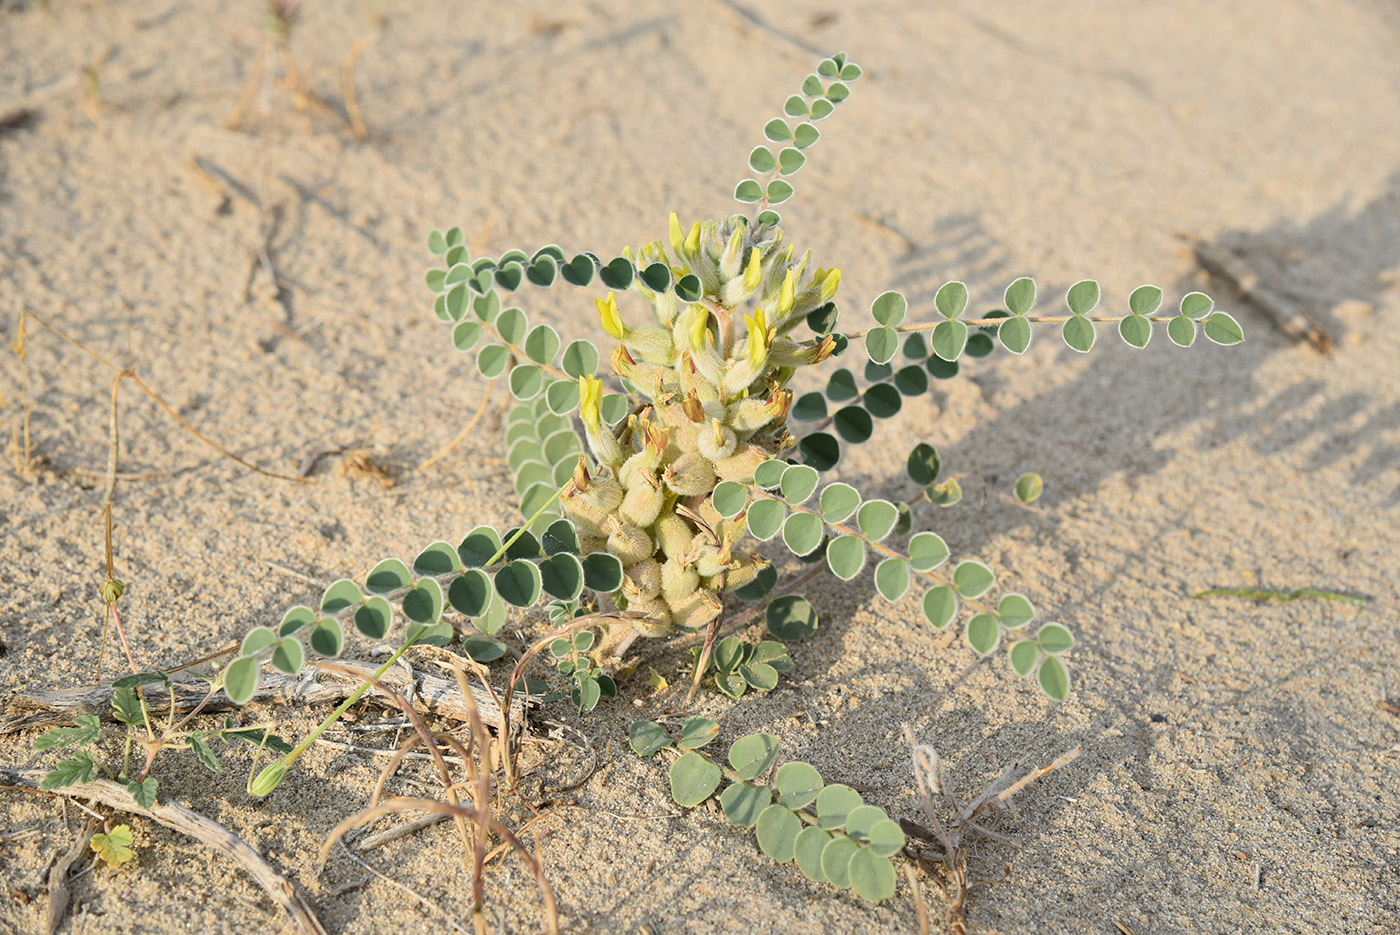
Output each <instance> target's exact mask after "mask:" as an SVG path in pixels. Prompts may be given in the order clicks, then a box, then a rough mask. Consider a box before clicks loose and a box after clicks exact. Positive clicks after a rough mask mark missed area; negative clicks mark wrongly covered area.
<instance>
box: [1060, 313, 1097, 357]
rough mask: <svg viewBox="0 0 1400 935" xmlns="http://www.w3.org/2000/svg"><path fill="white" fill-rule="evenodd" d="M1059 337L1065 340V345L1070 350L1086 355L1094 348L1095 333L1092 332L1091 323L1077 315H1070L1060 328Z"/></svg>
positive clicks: (1092, 326)
mask: <svg viewBox="0 0 1400 935" xmlns="http://www.w3.org/2000/svg"><path fill="white" fill-rule="evenodd" d="M1060 336H1061V337H1063V338H1064V339H1065V343H1066V344H1068V345H1069V346H1070V348H1071V349H1072V350H1076V351H1078V352H1079V353H1081V354H1087V353H1089V351H1090V350H1091V349H1092V348H1093V346H1094V338H1095V337H1096V336H1097V332H1096V331H1095V330H1094V323H1093V322H1092V321H1090V320H1089V319H1087V318H1081V317H1080V316H1078V315H1072V316H1070V318H1069V320H1068V321H1066V322H1065V323H1064V324H1063V325H1061V326H1060Z"/></svg>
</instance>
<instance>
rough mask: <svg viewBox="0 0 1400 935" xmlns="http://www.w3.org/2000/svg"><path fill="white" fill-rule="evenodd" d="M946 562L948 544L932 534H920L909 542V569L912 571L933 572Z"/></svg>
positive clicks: (935, 534)
mask: <svg viewBox="0 0 1400 935" xmlns="http://www.w3.org/2000/svg"><path fill="white" fill-rule="evenodd" d="M947 560H948V543H946V542H944V541H943V537H942V536H940V535H938V533H934V532H921V533H917V534H915V536H914V537H913V538H912V539H910V540H909V567H910V568H912V569H914V571H918V572H924V571H933V570H934V569H935V568H937V567H938V566H939V565H942V564H943V563H944V562H946V561H947Z"/></svg>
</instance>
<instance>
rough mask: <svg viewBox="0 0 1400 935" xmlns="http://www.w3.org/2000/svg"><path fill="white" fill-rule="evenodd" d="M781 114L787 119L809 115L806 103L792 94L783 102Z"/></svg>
mask: <svg viewBox="0 0 1400 935" xmlns="http://www.w3.org/2000/svg"><path fill="white" fill-rule="evenodd" d="M783 113H785V114H787V115H788V116H789V117H806V116H807V115H808V113H809V111H808V110H807V102H806V101H804V100H803V99H802V98H801V97H800V96H798V95H796V94H794V95H792V96H791V97H789V98H788V99H787V100H786V101H784V102H783Z"/></svg>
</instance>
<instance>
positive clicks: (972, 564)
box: [953, 558, 997, 599]
mask: <svg viewBox="0 0 1400 935" xmlns="http://www.w3.org/2000/svg"><path fill="white" fill-rule="evenodd" d="M996 580H997V576H996V575H995V574H993V573H992V570H991V569H990V568H988V567H987V566H986V565H984V564H982V563H981V562H979V561H977V560H976V559H971V558H969V559H966V560H964V561H961V562H959V563H958V567H957V568H955V569H953V585H954V587H956V588H957V589H958V594H960V595H962V596H963V597H966V598H969V599H971V598H978V597H981V596H982V595H983V594H986V593H987V592H988V591H990V590H991V589H992V585H993V584H995V583H996Z"/></svg>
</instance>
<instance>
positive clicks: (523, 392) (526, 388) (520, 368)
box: [510, 364, 544, 399]
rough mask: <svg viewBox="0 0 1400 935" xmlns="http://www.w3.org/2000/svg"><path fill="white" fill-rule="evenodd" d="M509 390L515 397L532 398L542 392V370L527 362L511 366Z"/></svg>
mask: <svg viewBox="0 0 1400 935" xmlns="http://www.w3.org/2000/svg"><path fill="white" fill-rule="evenodd" d="M510 392H511V395H512V396H514V397H515V398H516V399H534V398H535V397H536V396H538V395H540V393H542V392H544V371H542V370H540V368H539V367H534V366H531V365H529V364H518V365H516V366H515V367H512V368H511V371H510Z"/></svg>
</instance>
